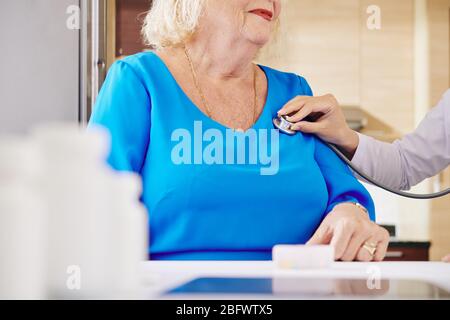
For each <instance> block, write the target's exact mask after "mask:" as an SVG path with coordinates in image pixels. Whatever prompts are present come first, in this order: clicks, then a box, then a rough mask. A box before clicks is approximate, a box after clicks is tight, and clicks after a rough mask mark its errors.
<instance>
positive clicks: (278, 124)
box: [273, 116, 450, 200]
mask: <svg viewBox="0 0 450 320" xmlns="http://www.w3.org/2000/svg"><path fill="white" fill-rule="evenodd" d="M273 124H274V126H275V128H277V129H279V130H280V132H282V133H284V134H287V135H290V136H293V135H295V134H297V132H295V131H293V130H291V129H290V128H291V125H292V123H291V122H289V121H287V120H286V118H285V117H284V116H282V117H277V118H275V119H273ZM322 141H323V140H322ZM323 142H324V143H325V144H326V145H327V146H328V147H329V148H330V149H331V150H332V151H333V152H334V153H335V154H336V155H337V156H338V157H339V158H340V159H341V160H342V161H344V162H345V163H346V164H347V165H348V166H349V167H350V168H351V169H352V170H353V171H354V172H355V173H356V174H357V175H358V176H359V177H360V178H362V179H363V180H366V181H367V182H369V183H371V184H373V185H374V186H376V187H378V188H381V189H383V190H385V191H387V192H390V193H393V194H396V195H399V196H401V197H405V198H410V199H416V200H430V199H436V198H441V197H444V196H447V195H449V194H450V188H449V189H447V190H443V191H440V192H435V193H430V194H416V193H409V192H404V191H400V190H395V189H392V188H390V187H388V186H386V185H384V184H382V183H380V182H378V181H376V180H375V179H373V178H372V177H369V176H368V175H367V174H366V173H364V172H363V171H362V170H361V169H359V168H358V167H356V166H355V165H354V164H353V163H352V162H351V161H350V160H349V159H348V158H347V157H346V156H345V155H344V154H343V153H342V152H341V151H340V150H339V149H338V148H337V147H336V146H335V145H333V144H331V143H328V142H326V141H323Z"/></svg>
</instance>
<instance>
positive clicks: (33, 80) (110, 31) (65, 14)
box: [0, 0, 450, 260]
mask: <svg viewBox="0 0 450 320" xmlns="http://www.w3.org/2000/svg"><path fill="white" fill-rule="evenodd" d="M284 2H285V7H284V11H283V16H282V19H281V24H280V30H279V31H278V33H277V35H276V37H275V39H274V41H273V42H272V44H271V45H270V47H269V48H267V49H266V50H264V52H262V53H261V55H260V56H259V57H258V62H259V63H261V64H265V65H268V66H271V67H274V68H278V69H282V70H285V71H290V72H295V73H297V74H300V75H302V76H304V77H305V78H306V79H307V80H308V81H309V83H310V85H311V87H312V88H313V90H314V93H315V94H316V95H320V94H325V93H333V94H334V95H335V96H336V97H337V98H338V100H339V101H340V103H341V105H342V106H343V107H344V108H345V113H346V116H347V119H348V121H349V124H350V125H351V126H352V127H354V128H356V129H358V130H360V131H362V132H363V133H365V134H368V135H371V136H373V137H375V138H377V139H380V140H384V141H394V140H395V139H398V138H401V137H402V136H403V135H404V134H407V133H409V132H411V131H412V130H414V128H415V127H416V126H417V124H418V123H419V122H420V120H421V119H422V118H423V117H424V115H425V114H426V112H427V111H428V110H429V109H430V108H431V107H432V106H434V105H436V103H437V102H438V101H439V99H440V98H441V96H442V94H443V93H444V92H445V91H446V90H447V89H448V88H449V86H450V85H449V84H450V49H449V48H450V45H449V44H450V0H397V1H391V0H370V1H368V0H339V1H336V0H284ZM150 5H151V1H149V0H1V1H0V41H1V44H2V50H1V53H0V54H1V59H0V70H1V72H0V99H1V100H0V134H11V133H14V134H21V133H25V132H27V130H29V128H30V127H31V126H34V125H36V124H39V123H43V122H51V121H68V122H74V123H76V122H80V123H87V121H88V120H89V116H90V114H91V112H92V108H93V105H94V103H95V98H96V96H97V94H98V90H99V88H101V85H102V83H103V81H104V78H105V76H106V74H107V71H108V68H109V67H110V65H111V64H112V63H113V62H114V61H115V60H117V59H120V58H121V57H124V56H127V55H131V54H134V53H137V52H141V51H144V50H148V48H145V47H144V46H143V44H142V39H141V37H140V28H141V25H142V21H143V18H144V15H145V12H146V11H147V10H148V8H149V6H150ZM377 10H378V11H377ZM374 17H375V18H377V19H375V20H379V21H378V22H379V24H378V25H376V23H375V25H376V27H373V26H374V25H373V24H370V23H369V22H372V23H373V22H374V20H373V19H374ZM368 23H369V24H368ZM230 49H232V48H230ZM281 107H282V106H280V108H281ZM449 182H450V172H449V170H447V172H444V173H442V174H441V175H440V176H438V177H434V178H432V179H429V180H427V181H426V182H424V183H422V184H421V185H420V186H418V187H416V188H415V189H414V191H416V192H430V191H433V190H436V189H442V188H446V187H447V186H448V185H449V184H450V183H449ZM368 189H369V190H370V192H371V194H372V195H373V197H374V198H375V201H376V205H377V212H378V222H379V223H381V224H383V225H386V226H389V230H390V231H391V233H392V243H391V247H390V249H389V251H390V252H389V258H388V259H393V260H428V259H432V260H440V258H441V257H442V256H444V255H445V254H447V253H448V252H450V232H449V230H450V199H449V198H448V197H447V198H444V199H440V200H433V201H421V202H418V201H414V200H407V199H401V198H399V197H396V196H392V195H389V194H387V193H385V192H383V191H380V190H377V189H375V188H373V187H371V186H368Z"/></svg>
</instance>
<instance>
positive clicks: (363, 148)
mask: <svg viewBox="0 0 450 320" xmlns="http://www.w3.org/2000/svg"><path fill="white" fill-rule="evenodd" d="M358 136H359V144H358V148H357V149H356V152H355V155H354V156H353V159H352V163H353V164H354V165H355V166H356V167H358V168H361V167H362V166H363V165H364V163H365V162H366V159H367V155H368V153H367V146H368V144H369V143H370V137H368V136H365V135H363V134H360V133H358Z"/></svg>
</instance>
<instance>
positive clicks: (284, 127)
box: [273, 116, 297, 136]
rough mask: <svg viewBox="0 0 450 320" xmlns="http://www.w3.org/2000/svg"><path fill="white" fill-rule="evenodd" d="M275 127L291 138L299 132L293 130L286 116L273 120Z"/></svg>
mask: <svg viewBox="0 0 450 320" xmlns="http://www.w3.org/2000/svg"><path fill="white" fill-rule="evenodd" d="M273 125H274V126H275V128H277V129H278V130H280V131H281V132H282V133H285V134H287V135H290V136H294V135H295V134H297V131H294V130H291V126H292V123H291V122H289V121H287V120H286V118H285V116H281V117H276V118H275V119H273Z"/></svg>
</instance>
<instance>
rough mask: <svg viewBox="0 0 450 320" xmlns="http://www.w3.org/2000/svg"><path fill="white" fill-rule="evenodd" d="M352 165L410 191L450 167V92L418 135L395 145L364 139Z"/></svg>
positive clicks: (378, 179) (383, 181)
mask: <svg viewBox="0 0 450 320" xmlns="http://www.w3.org/2000/svg"><path fill="white" fill-rule="evenodd" d="M352 163H353V164H354V165H355V166H356V167H358V168H360V169H361V170H362V171H364V172H365V173H367V174H368V175H370V176H371V177H373V178H374V179H375V180H377V181H379V182H381V183H383V184H385V185H387V186H389V187H391V188H394V189H398V190H409V189H410V188H411V187H412V186H414V185H416V184H418V183H419V182H421V181H423V180H424V179H426V178H429V177H432V176H435V175H436V174H438V173H439V172H441V171H442V170H444V169H445V168H447V167H448V166H449V164H450V90H447V92H446V93H445V94H444V96H443V98H442V100H441V101H440V102H439V104H438V105H437V106H436V107H435V108H433V109H432V110H431V111H430V112H429V113H428V114H427V116H426V118H425V119H424V120H423V121H422V122H421V124H420V125H419V127H418V128H417V129H416V131H415V132H413V133H411V134H409V135H407V136H405V137H404V138H403V139H401V140H397V141H395V142H394V143H392V144H390V143H385V142H381V141H377V140H375V139H373V138H370V137H367V136H364V135H360V143H359V146H358V149H357V151H356V153H355V156H354V158H353V160H352Z"/></svg>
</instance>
